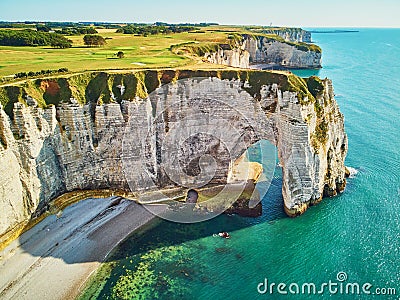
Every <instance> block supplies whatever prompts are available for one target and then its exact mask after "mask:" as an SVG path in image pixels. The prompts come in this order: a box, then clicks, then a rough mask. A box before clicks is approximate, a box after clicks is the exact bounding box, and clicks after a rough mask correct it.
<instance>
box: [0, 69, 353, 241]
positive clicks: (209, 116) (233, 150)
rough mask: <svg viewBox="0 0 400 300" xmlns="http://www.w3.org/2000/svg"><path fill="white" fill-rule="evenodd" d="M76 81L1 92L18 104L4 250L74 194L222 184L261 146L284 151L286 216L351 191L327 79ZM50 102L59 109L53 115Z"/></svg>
mask: <svg viewBox="0 0 400 300" xmlns="http://www.w3.org/2000/svg"><path fill="white" fill-rule="evenodd" d="M74 76H75V77H74ZM76 76H81V77H82V75H72V76H71V77H69V78H66V79H46V80H42V81H41V82H36V87H35V89H32V87H30V88H28V87H26V86H15V87H7V88H6V87H4V88H2V90H1V93H0V95H1V97H3V98H2V102H3V103H5V102H6V100H7V101H9V102H8V103H7V105H5V106H4V108H3V107H1V109H0V174H1V176H0V241H2V240H5V239H6V238H7V237H8V236H9V235H10V234H11V233H12V232H15V229H16V228H17V227H18V226H21V224H22V225H23V224H26V221H27V220H28V219H29V218H31V217H32V215H33V214H39V213H40V212H41V210H43V209H45V207H46V205H47V203H49V201H51V200H52V199H54V198H55V197H57V196H59V195H61V194H63V193H65V192H68V191H73V190H87V189H116V190H129V189H130V188H131V189H133V192H140V191H144V190H148V189H157V188H165V187H176V186H179V185H182V186H185V188H186V187H188V186H193V187H195V188H197V187H198V186H199V182H202V180H203V181H204V180H209V183H224V182H226V180H227V176H228V171H229V165H230V164H231V163H232V161H233V160H235V159H237V158H238V157H240V156H241V155H242V154H243V152H244V151H245V150H246V149H247V148H248V147H249V146H250V145H251V144H252V143H254V142H256V141H257V140H260V139H266V140H269V141H271V142H272V143H273V144H274V145H276V146H277V149H278V154H279V160H280V163H281V165H282V168H283V187H282V193H283V198H284V206H285V210H286V212H287V213H288V214H289V215H291V216H295V215H298V214H301V213H303V212H304V211H305V210H306V209H307V207H308V206H309V205H311V204H314V203H317V202H318V201H320V200H321V199H322V197H323V196H324V195H326V196H332V195H334V194H336V193H337V192H340V191H342V190H343V189H344V186H345V178H344V177H345V167H344V159H345V156H346V153H347V136H346V134H345V131H344V121H343V115H342V114H341V113H340V111H339V108H338V105H337V103H336V101H335V99H334V96H333V89H332V84H331V81H330V80H328V79H326V80H323V81H319V80H318V81H315V80H314V79H310V80H309V81H307V83H306V81H304V80H301V79H299V78H297V77H295V76H294V75H284V74H278V73H271V72H263V71H244V72H241V73H237V74H236V73H234V72H232V71H204V72H201V71H148V72H147V73H143V72H142V73H141V72H136V73H127V74H106V73H101V74H98V73H93V74H87V75H85V76H86V77H87V78H86V79H87V80H86V84H87V85H86V86H84V87H80V89H77V86H76V82H77V79H76ZM81 77H79V78H81ZM197 77H201V78H200V79H199V78H197ZM99 78H100V79H99ZM179 79H184V80H182V81H181V80H179ZM99 80H100V81H99ZM296 80H297V81H298V83H296V84H293V82H294V81H296ZM39 81H40V80H39ZM44 82H45V83H46V84H43V83H44ZM81 82H83V81H82V80H81ZM50 83H51V84H50ZM100 83H101V84H100ZM103 83H104V84H103ZM315 83H316V84H317V87H318V88H319V89H318V88H314V87H313V84H315ZM307 84H308V85H309V89H307ZM318 84H319V85H318ZM63 85H65V86H63ZM160 85H161V87H160V88H158V89H156V88H157V87H158V86H160ZM49 86H52V87H53V89H52V90H49ZM57 86H58V90H57V89H55V90H54V87H57ZM122 87H123V88H122ZM46 88H47V90H46ZM96 89H97V90H96ZM77 90H78V91H77ZM79 90H80V91H86V94H82V93H79ZM152 90H154V92H152V93H151V94H150V96H148V95H147V93H149V92H151V91H152ZM33 91H35V92H33ZM121 91H123V93H122V94H121ZM13 93H14V94H15V95H17V96H18V95H19V96H18V97H19V98H18V97H17V98H18V99H17V98H16V97H14V96H13V95H14V94H13ZM48 93H51V95H52V97H53V98H51V99H54V97H55V98H57V99H58V101H59V102H58V103H56V106H54V105H51V106H48V107H46V108H45V107H44V105H43V101H44V100H46V99H49V98H48ZM312 94H314V96H315V97H314V96H313V95H312ZM35 97H36V99H34V98H35ZM38 97H40V98H41V99H39V98H38ZM42 97H43V98H42ZM13 99H14V100H13ZM11 102H15V103H14V104H13V106H12V103H11ZM10 103H11V105H10ZM41 103H42V104H41ZM79 103H80V104H79ZM38 104H39V106H42V107H43V108H40V107H38ZM6 107H8V109H9V108H10V107H11V108H12V113H11V110H10V109H9V111H8V113H6V111H5V109H6ZM6 110H7V109H6ZM132 124H133V126H132ZM229 128H232V130H230V129H229ZM182 137H186V138H185V139H182ZM167 142H168V143H167ZM171 145H179V146H177V147H178V148H177V149H175V150H174V149H172V148H171V149H169V148H168V147H169V146H171ZM229 145H231V146H232V147H231V146H229ZM168 151H175V152H168ZM171 153H172V154H173V155H172V154H171ZM176 155H178V156H176ZM199 156H206V157H213V159H212V160H211V161H212V163H211V165H212V167H213V168H214V169H213V171H214V173H212V176H211V177H210V178H208V177H207V176H209V174H210V173H207V172H206V173H201V171H202V170H201V169H200V170H198V168H199V164H200V165H201V160H200V162H199V160H197V161H196V157H199ZM192 161H194V163H192ZM179 165H181V166H182V168H179V170H178V171H176V172H178V173H176V172H175V173H174V171H173V170H172V171H171V168H172V169H173V168H174V166H175V167H177V166H179ZM171 166H172V167H171ZM177 168H178V167H177ZM171 172H172V173H171ZM199 172H200V173H199ZM127 173H128V174H127ZM203 175H204V176H205V177H204V176H203ZM196 176H197V177H196ZM202 176H203V177H202ZM193 178H195V179H193ZM196 178H198V179H199V180H198V181H196ZM200 186H201V184H200Z"/></svg>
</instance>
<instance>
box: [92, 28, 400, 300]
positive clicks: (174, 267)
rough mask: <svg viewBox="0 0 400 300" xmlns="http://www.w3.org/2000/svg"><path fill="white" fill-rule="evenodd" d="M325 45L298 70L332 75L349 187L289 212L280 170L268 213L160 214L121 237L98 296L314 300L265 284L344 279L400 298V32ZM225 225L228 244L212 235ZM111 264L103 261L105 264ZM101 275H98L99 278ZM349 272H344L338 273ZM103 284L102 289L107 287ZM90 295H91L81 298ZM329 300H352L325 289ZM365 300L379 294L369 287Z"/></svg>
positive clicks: (322, 41)
mask: <svg viewBox="0 0 400 300" xmlns="http://www.w3.org/2000/svg"><path fill="white" fill-rule="evenodd" d="M313 40H314V41H315V42H316V43H317V44H319V45H320V46H321V47H322V49H323V66H324V68H323V69H321V70H318V71H312V70H299V71H294V72H295V73H297V74H298V75H301V76H310V75H314V74H316V75H318V76H320V77H323V78H324V77H329V78H331V79H332V80H333V84H334V87H335V93H336V100H337V101H338V103H339V105H340V109H341V111H342V112H343V113H344V115H345V125H346V131H347V134H348V137H349V152H348V157H347V159H346V165H348V166H351V167H353V168H355V171H356V173H357V174H354V175H355V176H352V178H349V180H348V185H347V188H346V191H345V192H344V193H343V194H342V195H340V196H338V197H335V198H333V199H325V200H324V201H323V202H322V203H320V204H319V205H318V206H315V207H312V208H310V209H309V210H308V211H307V212H306V214H305V215H303V216H301V217H299V218H295V219H289V218H287V217H286V216H285V214H284V213H283V207H282V196H281V173H280V169H279V168H276V169H275V173H274V178H273V180H272V184H271V186H270V188H269V190H268V192H267V194H266V195H265V197H264V198H263V205H264V208H263V216H262V217H259V218H255V219H251V218H241V217H238V216H226V215H222V216H220V217H218V218H215V219H213V220H211V221H208V222H203V223H200V224H192V225H187V224H176V223H171V222H167V221H161V222H160V223H159V224H158V225H156V226H155V227H154V228H152V229H149V230H148V231H146V232H145V233H144V234H141V235H133V236H132V237H131V238H129V239H128V240H127V241H126V242H124V243H123V244H122V245H121V246H120V247H119V249H118V251H117V252H116V253H115V254H114V256H113V257H111V258H110V263H108V264H106V266H108V267H109V268H111V272H110V274H109V273H107V272H104V270H103V272H102V273H103V274H106V276H105V278H102V277H101V276H100V275H99V277H98V278H97V279H96V278H95V279H94V281H93V282H94V284H92V288H94V289H97V290H98V291H99V292H100V293H99V294H97V297H98V298H102V299H103V298H116V299H121V298H126V299H157V298H158V299H258V298H259V299H267V298H269V299H280V298H282V299H283V298H285V299H287V298H293V299H313V298H316V297H321V295H318V296H317V295H308V294H307V293H305V294H302V295H286V296H285V295H280V294H278V293H277V290H276V288H275V290H274V294H273V295H270V294H269V292H267V293H266V294H264V295H261V294H259V293H258V292H257V285H258V284H259V283H260V282H263V281H264V280H265V278H267V279H268V282H269V283H271V282H275V283H279V282H284V283H286V284H288V285H289V284H290V283H298V284H299V285H300V286H301V284H302V283H315V284H316V285H317V288H318V289H319V286H320V285H321V284H322V283H324V282H328V281H329V280H332V281H334V282H336V283H340V281H339V280H338V279H337V274H338V273H339V272H345V273H346V275H347V280H345V281H342V283H349V282H352V283H354V282H357V283H359V284H360V286H361V285H362V284H364V283H366V282H368V283H371V284H372V288H370V291H371V293H375V292H376V288H396V289H397V296H388V295H386V296H381V297H379V298H380V299H398V297H399V296H398V295H399V294H400V285H399V281H400V253H399V252H400V185H399V183H400V179H399V171H400V154H399V153H400V151H399V149H400V135H399V128H400V120H399V111H400V99H399V98H400V60H399V57H400V30H399V29H360V32H358V33H336V34H313ZM222 230H225V231H229V232H230V234H231V239H229V240H228V239H222V238H219V237H214V236H213V234H214V233H217V232H219V231H222ZM103 269H104V268H103ZM102 273H101V272H100V273H99V274H102ZM342 275H343V274H342ZM100 286H101V287H102V288H99V287H100ZM90 294H92V295H93V290H91V292H89V293H87V294H86V295H85V296H84V298H88V296H89V295H90ZM322 296H323V298H336V299H354V298H355V297H356V296H355V295H345V293H340V292H337V294H336V295H332V294H330V293H329V292H328V291H327V290H326V289H325V290H324V292H323V294H322ZM357 297H358V298H359V299H369V298H374V296H372V295H366V294H361V295H358V296H357Z"/></svg>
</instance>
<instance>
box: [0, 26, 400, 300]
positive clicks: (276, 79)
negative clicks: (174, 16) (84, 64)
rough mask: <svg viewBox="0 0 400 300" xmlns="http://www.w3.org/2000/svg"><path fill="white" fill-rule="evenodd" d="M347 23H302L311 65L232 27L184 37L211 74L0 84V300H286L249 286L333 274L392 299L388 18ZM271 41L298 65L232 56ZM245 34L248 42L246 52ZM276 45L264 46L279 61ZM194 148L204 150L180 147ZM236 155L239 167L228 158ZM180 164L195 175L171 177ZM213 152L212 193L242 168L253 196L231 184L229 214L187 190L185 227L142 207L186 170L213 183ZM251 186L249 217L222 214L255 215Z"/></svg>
mask: <svg viewBox="0 0 400 300" xmlns="http://www.w3.org/2000/svg"><path fill="white" fill-rule="evenodd" d="M343 30H345V29H341V28H332V29H329V33H328V32H325V33H320V32H321V31H322V29H315V30H314V29H313V32H315V33H313V36H312V40H313V42H315V43H316V44H317V45H318V46H321V48H322V50H323V52H322V61H321V51H320V50H318V52H315V53H317V54H318V55H316V54H315V53H314V52H312V53H311V52H310V51H308V52H307V51H303V52H304V53H302V52H301V51H300V50H299V49H298V48H296V47H300V46H301V45H302V44H293V43H292V42H290V43H292V45H290V47H289V46H288V45H284V46H282V45H280V46H276V44H277V43H276V42H273V43H269V42H268V41H264V42H265V45H264V46H262V47H260V48H257V47H258V46H257V47H255V46H254V45H255V43H254V41H251V40H247V41H245V40H243V41H245V43H244V44H239V46H238V48H227V47H226V45H224V44H221V45H219V46H218V48H217V50H215V49H213V47H211V48H210V47H208V48H207V49H206V50H207V51H208V50H210V49H211V50H213V51H214V50H215V51H216V52H212V51H211V52H205V53H203V52H204V48H201V47H197V45H192V44H189V45H187V44H184V45H183V46H182V45H181V46H182V47H183V48H185V49H190V51H193V52H198V54H200V55H199V57H197V58H196V59H202V63H204V65H207V66H208V67H207V68H206V69H204V70H203V69H202V70H193V69H187V70H182V69H181V70H179V69H165V70H136V71H126V70H119V71H118V70H114V71H107V72H89V71H88V72H82V73H79V74H65V75H61V76H58V77H57V76H56V77H54V78H53V77H48V78H43V79H42V78H34V79H33V80H31V81H30V80H29V79H28V80H27V81H26V83H25V82H22V81H21V82H15V86H12V85H13V84H10V85H9V86H8V85H4V86H3V87H1V88H0V96H1V97H2V98H1V99H2V101H4V105H3V106H1V111H0V125H1V126H0V129H1V130H0V142H1V143H0V148H1V150H2V152H0V153H2V155H1V157H0V159H2V162H5V163H2V164H1V165H0V168H1V167H3V169H2V174H5V175H6V176H3V178H0V187H3V188H2V189H0V191H1V192H2V193H3V195H5V196H4V197H1V199H0V200H2V201H3V202H2V203H1V205H3V206H4V207H9V208H7V209H5V210H3V211H1V212H0V213H1V214H2V215H1V216H2V220H1V223H0V225H1V230H2V231H1V234H0V245H3V246H4V247H5V248H4V249H1V248H0V249H1V251H0V273H1V274H2V278H1V279H0V299H80V300H83V299H168V300H169V299H183V300H185V299H188V300H189V299H245V300H246V299H266V298H273V299H287V298H288V295H280V294H278V293H277V291H276V289H275V291H274V294H273V295H269V294H268V293H265V294H261V293H260V292H259V291H258V287H259V286H260V284H262V283H264V282H266V281H267V280H268V282H269V283H271V282H272V283H276V284H278V283H280V282H283V283H286V284H287V285H289V284H290V283H298V284H299V285H300V286H301V285H302V284H303V283H309V282H313V283H314V284H315V285H316V286H317V287H319V286H321V284H324V283H325V282H328V281H330V280H332V281H338V278H339V274H341V276H342V275H343V274H344V276H346V279H345V280H344V281H345V282H357V283H359V284H360V285H362V284H364V283H366V282H368V283H371V285H372V289H371V292H373V293H374V292H376V288H394V289H396V290H397V295H396V296H388V295H387V297H388V298H387V299H395V300H396V299H397V298H396V297H398V294H400V286H399V282H400V260H399V258H400V252H399V251H400V231H399V228H400V175H399V169H400V152H399V149H400V138H399V132H398V128H400V120H399V118H398V112H399V110H400V100H399V98H398V97H399V95H400V79H399V77H398V74H400V63H399V62H398V61H397V58H398V57H400V29H354V30H353V31H352V32H343ZM346 30H347V29H346ZM296 38H298V37H296ZM304 38H306V39H307V40H308V39H310V38H311V36H308V35H307V36H301V39H304ZM262 41H263V39H261V42H262ZM274 43H275V46H273V47H281V48H280V49H284V51H282V53H283V54H284V55H288V56H291V55H292V54H291V53H295V54H293V55H292V57H303V58H302V59H303V60H304V62H306V64H305V65H306V66H304V65H303V64H302V63H298V61H297V60H294V61H293V62H290V61H289V64H291V63H296V62H297V66H298V67H302V69H290V71H287V70H286V71H275V72H268V71H267V72H263V71H256V70H239V69H235V68H231V67H232V66H233V67H235V66H242V67H243V66H244V67H246V68H248V67H249V63H250V62H251V60H252V59H254V58H257V57H258V58H260V57H261V58H260V60H265V59H266V58H265V57H264V56H262V54H263V53H266V52H268V51H267V50H266V49H267V48H268V47H271V45H273V44H274ZM261 44H262V43H261ZM246 45H247V46H246ZM249 45H250V46H249ZM179 47H180V46H179ZM179 47H178V50H177V51H183V50H182V49H181V48H179ZM192 47H193V48H192ZM241 47H243V48H245V47H249V49H250V48H257V49H255V50H254V52H253V53H252V54H251V55H250V56H248V55H247V54H246V52H243V51H242V48H241ZM273 47H272V48H268V49H274V48H273ZM318 49H320V48H318ZM188 51H189V50H188ZM282 53H280V54H279V55H275V56H274V57H279V61H280V63H283V62H285V64H286V63H287V62H286V58H285V57H286V56H285V57H282V56H281V54H282ZM305 53H306V54H305ZM307 53H308V54H307ZM175 54H176V53H175ZM243 59H244V60H243ZM253 62H255V61H253ZM321 62H322V67H323V68H322V69H313V68H312V66H314V67H316V68H319V67H320V63H321ZM210 63H218V64H219V65H216V66H217V68H216V69H215V70H214V69H212V68H211V67H210ZM242 64H243V65H242ZM309 66H311V67H309ZM219 68H221V69H219ZM297 76H299V77H302V78H304V79H300V78H299V77H297ZM314 76H318V77H319V78H321V79H318V78H317V77H314ZM324 78H325V79H324ZM328 78H329V79H328ZM159 86H161V87H160V88H158V87H159ZM55 90H56V92H54V91H55ZM27 95H29V97H27ZM183 95H186V98H185V97H183ZM188 95H190V96H188ZM210 95H212V97H211V96H210ZM214 95H215V96H214ZM211 98H213V99H211ZM93 99H94V100H93ZM182 99H185V100H184V101H182ZM226 99H228V100H226ZM91 101H92V102H91ZM95 101H97V102H95ZM221 103H222V104H221ZM53 105H54V106H53ZM13 106H14V107H13ZM198 107H199V108H200V109H198V110H196V108H198ZM339 107H340V111H339ZM188 112H189V113H188ZM182 116H183V117H182ZM185 116H188V118H185ZM210 116H213V117H210ZM218 116H219V117H220V118H218ZM221 116H222V117H221ZM225 119H229V120H230V122H229V123H225V122H224V120H225ZM127 120H133V122H127ZM199 120H200V121H199ZM204 120H205V121H204ZM203 121H204V122H203ZM199 127H200V128H201V130H202V133H203V135H197V136H196V137H195V138H194V139H190V138H188V139H187V140H185V143H182V144H183V145H184V147H182V148H181V150H182V149H183V150H182V151H181V152H180V153H179V154H180V155H181V157H180V160H177V159H175V156H177V154H176V153H177V152H174V151H173V150H174V149H175V148H173V147H171V145H178V142H180V140H179V139H178V138H176V137H181V136H185V135H186V134H187V135H188V136H189V135H190V133H192V132H193V130H192V129H193V128H195V129H197V128H199ZM177 128H178V130H177ZM180 128H183V129H184V130H181V129H180ZM249 128H251V130H249ZM174 130H177V131H175V135H174ZM127 132H128V135H127V134H126V133H127ZM204 133H206V134H204ZM207 134H208V135H207ZM171 136H172V137H173V138H171ZM210 136H211V137H212V138H210ZM238 136H240V137H244V138H243V141H244V142H243V143H242V140H239V138H237V137H238ZM215 137H217V138H215ZM221 141H222V142H221ZM162 142H164V144H162ZM347 142H348V147H347ZM229 143H232V144H233V145H235V147H232V149H235V150H234V151H233V150H232V152H230V151H228V150H229V149H230V147H229V145H230V144H229ZM209 144H211V145H212V146H213V147H212V149H211V150H210V151H209V150H207V148H206V147H204V145H209ZM226 145H228V146H226ZM237 145H239V146H237ZM168 147H171V148H168ZM224 147H225V148H224ZM143 149H145V152H141V151H143ZM161 149H163V150H165V149H167V150H169V152H168V151H165V152H163V151H161ZM171 149H172V150H171ZM199 149H200V150H199ZM202 149H206V150H204V151H203V150H202ZM227 149H228V150H227ZM195 150H197V151H199V152H201V151H203V152H201V154H202V155H203V156H204V157H205V158H207V157H209V156H212V157H213V158H214V160H205V161H204V160H202V159H204V158H203V157H201V158H198V159H197V158H196V159H192V158H193V157H192V154H193V152H195ZM347 150H348V153H347ZM129 151H131V152H129ZM146 151H147V152H146ZM13 153H19V154H17V155H16V157H13V156H12V155H13ZM127 153H128V154H129V155H127ZM132 153H133V154H132ZM143 153H145V154H144V155H143ZM170 153H172V154H170ZM182 153H183V154H182ZM227 153H229V155H228V154H227ZM243 153H244V154H243ZM3 154H4V155H3ZM166 154H167V155H166ZM168 154H169V155H168ZM346 154H347V157H346ZM163 155H164V156H163ZM293 157H295V158H297V159H292V158H293ZM345 157H346V161H344V159H345ZM161 161H163V163H161ZM243 162H244V167H243V165H242V167H243V168H244V169H245V168H247V167H249V166H251V167H250V169H251V170H250V173H251V175H249V173H248V172H249V171H248V170H245V171H244V172H243V173H244V176H242V174H241V172H239V171H238V169H239V168H237V169H235V166H237V165H239V164H240V163H243ZM178 164H180V165H181V166H182V165H184V167H185V168H186V169H185V170H186V171H187V170H189V174H190V177H188V176H186V177H185V176H181V175H182V174H181V173H175V171H174V170H175V169H176V168H174V166H177V165H178ZM185 164H187V165H185ZM207 164H208V165H211V166H214V169H213V170H212V171H213V172H214V173H212V174H213V176H212V177H210V178H211V181H210V182H211V183H212V185H211V188H210V190H212V189H213V188H216V187H218V185H221V184H222V185H225V184H226V185H229V184H232V182H233V183H234V184H235V181H234V179H235V178H236V180H238V178H239V177H243V178H242V179H241V180H242V181H244V182H245V181H246V180H248V179H250V178H251V180H250V181H251V183H252V188H254V182H256V181H257V180H258V182H257V184H256V192H255V193H252V190H251V192H250V194H249V195H247V194H246V193H240V194H238V195H235V197H233V198H236V200H238V201H237V202H235V207H233V206H230V205H231V204H232V203H230V202H229V203H228V204H229V205H228V206H229V207H230V209H231V210H230V211H229V212H230V213H227V214H221V215H218V216H217V217H215V218H212V217H214V216H215V215H217V214H219V211H218V209H221V208H220V207H218V206H219V204H218V203H217V204H218V205H215V206H213V205H212V204H213V203H211V205H208V206H207V201H206V199H205V198H207V197H206V196H205V195H207V188H206V189H205V190H201V189H197V187H196V188H195V190H190V191H194V192H195V194H196V200H197V197H200V198H201V199H202V201H204V204H203V206H202V203H201V202H198V203H197V204H196V205H197V209H198V212H201V214H203V215H207V214H209V216H210V217H209V220H207V221H203V222H198V223H194V224H184V223H176V222H172V221H170V219H172V220H173V218H166V219H167V220H165V219H161V218H159V217H157V215H161V216H163V217H165V216H166V215H168V212H167V213H166V211H169V209H166V206H165V205H160V204H156V205H149V206H146V205H139V204H137V203H136V202H139V203H142V204H143V203H161V202H163V203H165V202H164V198H163V197H164V196H166V195H169V196H172V198H174V199H175V200H176V199H178V200H180V201H184V200H185V197H186V196H187V195H189V193H188V192H187V190H188V189H187V188H186V187H187V186H189V185H190V184H193V185H194V184H195V183H196V182H194V183H193V182H190V181H189V180H191V179H192V178H196V179H199V180H204V179H207V180H208V179H209V177H207V176H208V175H209V173H207V172H203V173H202V171H203V169H202V167H203V168H204V166H205V165H207ZM344 164H346V166H348V169H347V170H350V174H347V175H350V177H349V178H346V179H344V175H345V172H344V169H345V167H344ZM4 166H12V168H8V169H5V167H4ZM143 166H145V167H143ZM171 166H172V167H171ZM193 166H194V167H193ZM226 166H229V168H227V167H226ZM198 169H199V170H198ZM143 170H145V171H146V172H142V171H143ZM171 170H172V172H171ZM193 170H195V171H193ZM227 170H228V171H227ZM260 170H262V174H261V175H260V172H261V171H260ZM169 171H170V172H169ZM197 171H198V172H199V173H196V172H197ZM190 172H192V173H190ZM184 173H185V174H184V175H187V173H186V172H184ZM20 174H22V176H21V175H20ZM121 174H123V176H121ZM148 174H150V176H147V177H146V175H148ZM199 174H200V175H199ZM18 176H19V179H18ZM196 176H197V177H196ZM177 178H179V179H182V178H184V179H183V181H178V180H177ZM187 178H189V179H187ZM232 178H233V179H232ZM185 180H187V181H185ZM205 181H206V180H205ZM188 182H189V183H188ZM178 183H180V184H182V186H184V187H185V188H183V189H182V188H177V186H178ZM247 183H248V182H247ZM247 183H246V184H245V186H247ZM154 184H155V185H154ZM8 186H13V190H11V189H7V188H6V187H8ZM155 186H157V187H158V188H160V187H161V189H159V190H157V189H156V188H154V187H155ZM345 186H346V189H345V190H344V187H345ZM163 188H165V190H163ZM232 191H234V190H230V191H228V193H229V192H231V193H232V194H233V192H232ZM257 192H258V194H257ZM91 193H94V194H96V195H95V196H93V195H92V194H91ZM244 194H246V195H245V196H243V195H244ZM255 194H257V195H261V204H262V205H259V206H257V208H258V209H259V211H258V210H257V212H256V213H249V214H248V215H253V217H252V218H248V217H244V216H240V215H237V214H233V213H232V212H235V213H236V212H239V213H240V212H243V211H245V212H246V211H247V212H248V211H250V208H249V207H250V203H251V201H255V200H254V198H253V196H254V195H255ZM60 195H61V196H60ZM85 195H86V196H85ZM330 196H335V197H332V198H331V197H330ZM13 197H14V198H13ZM95 197H96V198H99V199H94V198H95ZM160 197H161V200H160ZM210 197H211V196H210ZM241 197H243V198H244V199H242V198H241ZM11 198H12V199H17V200H16V201H14V202H13V201H8V200H7V199H11ZM128 198H129V199H131V200H128ZM227 198H229V197H227ZM238 198H240V199H238ZM322 198H324V199H322ZM3 199H6V200H7V201H6V200H3ZM22 199H24V201H22ZM26 199H28V200H26ZM186 199H187V198H186ZM239 200H240V201H239ZM18 201H19V202H18ZM35 201H36V202H35ZM239 202H240V203H241V204H240V205H238V203H239ZM316 204H318V205H316ZM225 205H226V203H224V201H223V203H222V204H221V206H223V209H222V210H225V209H226V208H227V207H226V206H225ZM203 208H204V209H203ZM192 210H193V207H192ZM214 210H215V211H214ZM222 210H221V212H222ZM306 210H307V211H306ZM260 212H261V215H260V214H259V213H260ZM213 213H215V215H214V214H213ZM299 215H301V216H299ZM3 216H4V217H3ZM254 216H255V217H254ZM289 216H291V217H294V216H299V217H297V218H289ZM191 221H193V219H191ZM197 221H198V220H196V222H197ZM10 224H12V225H11V226H10ZM35 224H36V225H35ZM34 225H35V226H34ZM22 232H23V233H22ZM221 232H228V233H229V236H230V238H229V239H226V238H221V237H220V236H219V235H218V233H221ZM20 233H22V234H21V235H20ZM16 237H17V238H16ZM340 278H342V277H340ZM339 281H341V280H339ZM292 296H293V298H296V299H314V298H315V297H316V296H315V295H307V294H304V293H303V295H292ZM333 296H335V295H330V294H329V293H328V291H326V290H325V293H324V294H323V295H318V297H320V298H322V299H330V298H331V297H333ZM336 296H337V297H338V299H339V298H340V297H341V298H340V299H342V298H343V299H353V298H354V297H355V296H354V295H336ZM391 297H392V298H391ZM359 298H360V299H369V298H374V296H371V295H363V294H362V295H359Z"/></svg>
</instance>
